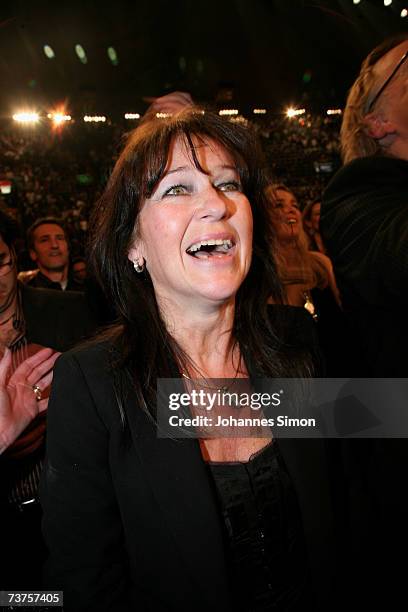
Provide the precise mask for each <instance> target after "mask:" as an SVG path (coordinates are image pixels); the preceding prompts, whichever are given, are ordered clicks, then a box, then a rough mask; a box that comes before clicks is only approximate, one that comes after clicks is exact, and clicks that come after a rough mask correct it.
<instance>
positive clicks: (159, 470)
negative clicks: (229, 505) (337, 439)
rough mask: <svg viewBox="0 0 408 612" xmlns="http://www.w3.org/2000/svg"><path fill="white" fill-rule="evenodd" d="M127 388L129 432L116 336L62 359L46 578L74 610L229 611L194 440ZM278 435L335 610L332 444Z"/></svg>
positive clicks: (319, 577)
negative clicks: (163, 432) (112, 348)
mask: <svg viewBox="0 0 408 612" xmlns="http://www.w3.org/2000/svg"><path fill="white" fill-rule="evenodd" d="M296 310H298V311H300V310H301V309H296ZM300 315H301V316H300V318H301V319H303V317H304V315H303V313H300ZM305 316H306V317H309V315H307V313H305ZM295 318H297V317H295ZM247 365H248V364H247ZM126 397H127V399H126V405H125V410H126V414H127V418H128V433H127V435H124V434H123V431H122V427H121V421H120V416H119V410H118V408H117V401H116V397H115V392H114V388H113V385H112V375H111V373H110V370H109V345H107V344H99V345H94V346H93V347H89V348H86V349H80V350H75V351H71V352H70V353H66V354H65V355H63V356H62V357H61V358H60V359H59V360H58V363H57V366H56V370H55V374H54V383H53V388H52V395H51V400H50V404H49V409H48V435H47V462H46V467H45V469H44V473H43V482H42V490H41V500H42V504H43V510H44V520H43V532H44V536H45V539H46V542H47V544H48V547H49V550H50V558H49V561H48V563H47V567H46V575H47V581H46V586H47V588H48V587H49V588H60V589H63V590H64V601H65V605H64V609H66V611H67V612H69V611H70V610H75V611H76V612H79V611H81V610H98V611H108V610H109V611H112V612H120V611H123V612H125V611H129V612H130V611H131V610H136V609H137V610H152V611H153V610H154V611H159V610H174V611H176V610H177V611H179V610H186V611H187V610H189V611H191V610H220V611H221V610H223V611H224V612H225V611H227V610H230V609H231V603H230V598H229V593H228V586H227V572H226V566H225V557H224V546H223V533H222V525H221V517H220V516H219V511H218V509H217V504H216V499H215V494H214V490H213V487H212V483H211V481H210V477H209V475H208V471H207V469H206V466H205V464H204V462H203V459H202V456H201V452H200V447H199V444H198V441H197V440H191V439H184V440H174V439H158V438H157V436H156V431H155V427H154V425H153V424H152V422H151V420H150V419H149V418H148V417H147V416H146V414H145V413H144V412H143V411H142V410H141V409H140V408H139V407H138V406H137V404H136V399H135V396H134V393H133V391H132V388H131V385H128V386H127V387H126ZM279 445H280V449H281V452H282V453H283V456H284V459H285V461H286V464H287V467H288V470H289V472H290V474H291V477H292V479H293V482H294V486H295V488H296V491H297V494H298V499H299V504H300V508H301V513H302V517H303V524H304V530H305V535H306V539H307V543H308V549H309V555H310V566H311V570H312V573H313V576H314V578H315V585H316V589H317V592H318V596H319V597H320V600H321V601H322V602H325V603H324V604H323V606H322V609H330V610H333V609H335V606H334V604H333V603H328V601H329V600H330V596H331V595H332V592H333V591H332V586H333V585H332V583H333V574H334V573H335V566H334V563H333V556H334V554H335V550H336V549H335V538H334V531H333V513H332V507H331V497H330V488H329V482H328V474H327V464H326V460H325V455H324V448H323V445H322V444H321V441H319V440H282V441H280V442H279Z"/></svg>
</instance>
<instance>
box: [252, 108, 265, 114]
mask: <svg viewBox="0 0 408 612" xmlns="http://www.w3.org/2000/svg"><path fill="white" fill-rule="evenodd" d="M252 112H253V113H254V115H266V108H254V109H253V111H252Z"/></svg>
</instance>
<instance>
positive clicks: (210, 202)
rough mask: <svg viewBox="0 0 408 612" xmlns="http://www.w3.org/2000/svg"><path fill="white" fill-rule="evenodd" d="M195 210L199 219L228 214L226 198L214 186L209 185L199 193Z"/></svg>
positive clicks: (220, 217) (218, 217)
mask: <svg viewBox="0 0 408 612" xmlns="http://www.w3.org/2000/svg"><path fill="white" fill-rule="evenodd" d="M201 198H202V199H201V202H200V205H199V207H198V209H197V212H198V214H199V216H200V218H201V219H210V220H212V219H214V220H219V219H223V218H224V217H225V216H227V215H228V206H229V204H228V198H227V196H226V195H225V194H224V193H223V192H221V191H219V190H218V189H217V188H216V187H214V186H211V187H209V188H208V189H206V190H205V192H204V193H203V194H202V195H201Z"/></svg>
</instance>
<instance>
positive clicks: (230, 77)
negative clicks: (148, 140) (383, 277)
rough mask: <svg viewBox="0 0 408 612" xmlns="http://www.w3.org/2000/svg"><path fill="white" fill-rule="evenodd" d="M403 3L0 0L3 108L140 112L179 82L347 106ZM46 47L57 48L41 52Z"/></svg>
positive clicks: (207, 95)
mask: <svg viewBox="0 0 408 612" xmlns="http://www.w3.org/2000/svg"><path fill="white" fill-rule="evenodd" d="M405 6H406V7H407V8H408V0H406V1H403V0H394V1H393V2H392V4H391V6H388V7H385V6H384V2H383V0H361V2H360V3H359V4H357V5H356V4H354V2H353V0H337V1H332V2H328V1H327V2H319V1H317V0H316V1H314V2H313V1H309V2H308V1H300V0H194V1H189V0H173V1H172V2H168V1H166V0H156V1H155V2H152V1H151V0H149V1H146V0H139V1H134V2H129V1H128V2H126V1H124V0H111V1H106V0H99V1H95V0H92V1H89V0H82V1H81V2H59V3H58V2H56V1H55V0H54V2H45V1H35V0H34V1H33V0H30V1H25V0H14V1H13V2H7V1H4V0H2V2H1V4H0V28H1V29H0V32H1V36H0V76H1V83H2V87H1V89H2V95H1V112H2V114H3V116H4V115H5V114H7V113H10V112H12V111H13V110H15V108H16V107H21V106H22V105H25V106H27V105H37V106H38V105H39V106H41V107H42V108H46V107H47V106H51V105H53V104H55V103H57V102H61V101H63V100H66V101H67V104H68V105H69V107H71V108H73V109H77V110H79V109H80V110H81V111H85V112H88V111H89V112H105V113H106V112H111V113H112V112H122V111H134V112H138V111H139V112H143V110H144V109H145V108H146V102H145V101H144V98H145V97H148V96H157V95H162V94H163V93H166V92H168V91H172V90H175V89H179V90H184V91H190V92H191V93H192V94H193V96H195V97H196V98H197V99H200V100H203V101H214V100H217V101H218V103H219V104H220V105H232V104H233V105H235V106H236V107H239V108H240V109H242V110H243V111H245V110H247V111H248V109H251V108H253V107H254V106H255V107H267V108H270V109H276V111H278V110H279V109H280V108H281V107H282V106H283V105H286V104H289V103H292V104H295V105H300V104H301V105H308V106H310V107H314V108H321V107H324V106H326V107H327V106H333V107H334V106H341V105H343V103H344V97H345V92H346V91H347V88H348V87H349V86H350V84H351V82H352V80H353V78H354V76H355V74H356V72H357V71H358V66H359V64H360V62H361V60H362V58H363V57H364V56H365V55H366V53H367V52H368V51H369V50H370V49H371V48H372V47H373V46H374V45H376V44H377V43H378V42H380V41H381V40H382V39H383V38H385V37H386V36H387V35H390V34H392V33H396V32H399V31H402V30H404V29H407V27H408V17H407V18H405V19H402V18H401V16H400V13H401V9H402V8H404V7H405ZM77 44H80V45H82V47H83V49H84V51H85V53H86V59H87V61H86V63H81V61H80V59H79V58H78V56H77V55H76V53H75V50H74V47H75V45H77ZM44 45H49V46H50V47H51V48H52V50H53V52H54V53H55V57H53V58H52V59H49V58H47V57H46V55H45V53H44ZM108 47H113V48H114V49H115V51H116V53H117V64H116V65H114V64H113V63H112V61H111V60H110V59H109V57H108V54H107V49H108Z"/></svg>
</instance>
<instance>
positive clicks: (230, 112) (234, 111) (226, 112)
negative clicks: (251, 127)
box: [218, 108, 238, 117]
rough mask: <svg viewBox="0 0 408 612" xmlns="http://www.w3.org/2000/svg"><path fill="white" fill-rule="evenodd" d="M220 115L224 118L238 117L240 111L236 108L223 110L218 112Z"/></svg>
mask: <svg viewBox="0 0 408 612" xmlns="http://www.w3.org/2000/svg"><path fill="white" fill-rule="evenodd" d="M218 114H219V115H221V117H223V116H232V115H238V109H236V108H223V109H221V110H220V111H218Z"/></svg>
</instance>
